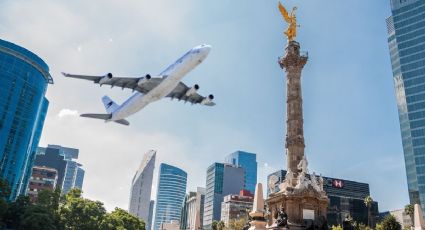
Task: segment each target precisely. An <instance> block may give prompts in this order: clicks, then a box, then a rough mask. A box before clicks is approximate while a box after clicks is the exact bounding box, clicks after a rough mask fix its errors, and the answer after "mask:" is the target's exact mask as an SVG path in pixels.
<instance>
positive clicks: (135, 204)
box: [128, 150, 156, 226]
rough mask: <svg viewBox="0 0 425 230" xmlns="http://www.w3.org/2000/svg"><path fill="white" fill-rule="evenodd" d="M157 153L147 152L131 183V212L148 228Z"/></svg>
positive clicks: (153, 151)
mask: <svg viewBox="0 0 425 230" xmlns="http://www.w3.org/2000/svg"><path fill="white" fill-rule="evenodd" d="M155 157H156V151H155V150H150V151H149V152H147V153H146V154H145V155H144V156H143V159H142V162H141V163H140V166H139V169H138V170H137V172H136V174H135V175H134V177H133V180H132V181H131V188H130V203H129V208H128V210H129V212H130V213H131V214H133V215H135V216H137V217H139V218H140V219H142V220H143V221H145V223H146V226H148V225H150V223H149V224H148V221H149V206H150V202H151V190H152V178H153V170H154V168H155Z"/></svg>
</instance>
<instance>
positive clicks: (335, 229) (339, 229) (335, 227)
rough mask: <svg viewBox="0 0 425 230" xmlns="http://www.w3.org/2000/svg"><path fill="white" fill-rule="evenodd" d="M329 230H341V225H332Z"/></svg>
mask: <svg viewBox="0 0 425 230" xmlns="http://www.w3.org/2000/svg"><path fill="white" fill-rule="evenodd" d="M331 230H342V227H341V225H338V226H335V225H332V228H331Z"/></svg>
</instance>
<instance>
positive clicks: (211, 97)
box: [201, 94, 214, 105]
mask: <svg viewBox="0 0 425 230" xmlns="http://www.w3.org/2000/svg"><path fill="white" fill-rule="evenodd" d="M213 99H214V95H212V94H210V95H208V97H206V98H204V100H202V101H201V104H203V105H205V104H208V103H211V102H212V100H213Z"/></svg>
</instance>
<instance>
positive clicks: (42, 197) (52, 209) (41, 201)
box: [36, 188, 64, 229]
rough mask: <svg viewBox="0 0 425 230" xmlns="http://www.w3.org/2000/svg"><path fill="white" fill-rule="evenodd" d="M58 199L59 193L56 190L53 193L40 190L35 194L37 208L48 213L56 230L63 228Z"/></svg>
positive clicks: (58, 190)
mask: <svg viewBox="0 0 425 230" xmlns="http://www.w3.org/2000/svg"><path fill="white" fill-rule="evenodd" d="M60 197H61V191H60V189H58V188H57V189H56V190H55V191H50V190H41V191H39V192H38V194H37V201H36V204H37V205H38V206H40V207H43V208H45V210H46V211H48V212H49V214H50V215H51V217H52V219H53V222H54V224H55V226H56V228H57V229H63V228H64V227H63V224H62V222H61V219H60V215H59V205H60V199H61V198H60Z"/></svg>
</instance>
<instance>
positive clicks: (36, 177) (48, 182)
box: [27, 166, 58, 202]
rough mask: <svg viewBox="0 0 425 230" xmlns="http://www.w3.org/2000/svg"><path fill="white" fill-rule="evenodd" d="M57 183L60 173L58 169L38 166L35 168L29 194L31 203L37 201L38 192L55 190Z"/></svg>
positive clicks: (29, 185) (30, 181)
mask: <svg viewBox="0 0 425 230" xmlns="http://www.w3.org/2000/svg"><path fill="white" fill-rule="evenodd" d="M57 181H58V171H57V170H56V169H54V168H47V167H38V166H35V167H33V168H32V174H31V177H30V180H29V184H28V192H27V194H28V196H29V197H30V200H31V202H35V201H36V200H37V197H38V192H40V191H41V190H50V191H53V190H55V188H56V183H57Z"/></svg>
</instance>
